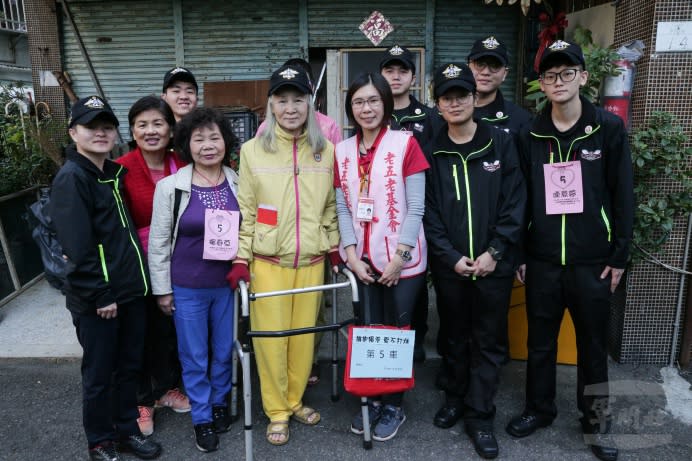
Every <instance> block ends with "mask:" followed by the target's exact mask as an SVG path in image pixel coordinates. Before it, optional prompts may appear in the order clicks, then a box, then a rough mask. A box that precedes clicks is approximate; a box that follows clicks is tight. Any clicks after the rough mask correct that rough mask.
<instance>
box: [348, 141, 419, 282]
mask: <svg viewBox="0 0 692 461" xmlns="http://www.w3.org/2000/svg"><path fill="white" fill-rule="evenodd" d="M410 136H411V134H410V133H406V132H402V131H392V130H389V129H388V130H387V132H386V133H385V134H384V136H382V139H381V140H380V144H379V145H378V146H377V151H376V152H375V154H374V155H373V159H372V168H371V170H370V193H369V195H368V196H369V197H371V198H373V199H374V200H375V206H374V210H373V220H372V222H371V223H370V226H369V227H370V244H369V248H368V254H367V257H368V259H369V260H370V262H371V263H372V265H373V266H374V268H375V269H377V271H378V272H380V273H381V272H383V271H384V269H385V267H386V266H387V264H388V263H389V261H390V260H391V259H392V258H393V257H394V254H395V251H396V247H397V244H398V243H399V231H400V230H401V225H402V224H403V222H404V218H405V217H406V211H407V209H406V190H405V187H406V186H405V183H404V180H405V178H404V176H403V174H402V169H403V163H404V154H405V153H406V146H407V145H408V140H409V137H410ZM356 143H357V140H356V136H352V137H350V138H348V139H346V140H345V141H343V142H340V143H339V144H337V146H336V161H337V162H338V165H339V175H340V178H339V182H340V183H341V190H342V191H343V193H344V198H345V199H346V204H347V205H348V209H349V210H350V212H351V219H352V222H353V228H354V229H355V232H356V239H357V242H358V243H357V245H356V254H357V255H358V257H359V258H362V257H363V251H364V248H363V246H364V242H365V238H364V237H365V235H364V234H365V228H366V225H365V224H364V223H361V222H360V221H358V220H356V213H355V210H357V209H358V195H359V193H360V176H359V174H358V145H357V144H356ZM339 253H340V254H341V258H342V259H343V260H344V261H346V252H345V250H344V247H343V244H339ZM411 256H413V259H412V260H411V261H410V262H408V263H405V264H404V267H403V269H402V271H401V276H402V277H404V278H406V277H413V276H414V275H418V274H422V273H423V272H425V270H426V267H427V243H426V241H425V235H423V226H422V225H421V228H420V231H419V233H418V243H417V244H416V246H415V247H414V248H412V249H411Z"/></svg>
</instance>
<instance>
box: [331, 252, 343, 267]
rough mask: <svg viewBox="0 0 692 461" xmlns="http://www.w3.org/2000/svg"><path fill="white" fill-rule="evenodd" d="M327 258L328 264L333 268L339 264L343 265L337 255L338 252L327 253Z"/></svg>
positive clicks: (339, 256)
mask: <svg viewBox="0 0 692 461" xmlns="http://www.w3.org/2000/svg"><path fill="white" fill-rule="evenodd" d="M327 257H328V258H329V263H330V264H331V265H332V267H334V266H339V264H343V261H342V260H341V255H340V254H339V250H335V251H330V252H329V253H327Z"/></svg>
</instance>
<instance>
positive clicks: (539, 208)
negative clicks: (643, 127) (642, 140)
mask: <svg viewBox="0 0 692 461" xmlns="http://www.w3.org/2000/svg"><path fill="white" fill-rule="evenodd" d="M581 102H582V116H581V118H580V119H579V120H578V121H577V124H576V126H575V128H576V129H575V138H574V139H573V140H572V142H571V144H570V146H569V149H568V151H567V152H563V151H562V149H561V147H560V143H559V142H558V138H557V137H556V135H555V133H556V129H555V127H554V125H553V122H552V119H551V116H550V113H551V106H550V105H548V106H547V107H546V108H545V111H543V112H542V113H541V114H540V115H539V116H538V117H537V118H536V119H535V120H534V122H533V125H532V126H531V127H530V129H529V130H525V131H523V132H522V133H521V135H520V151H519V154H520V159H521V165H522V169H523V171H524V175H525V177H526V180H527V184H528V192H529V204H528V208H527V211H528V213H529V215H528V218H527V220H528V238H527V251H528V254H529V255H530V256H532V257H534V258H537V259H540V260H544V261H548V262H553V263H556V264H562V265H566V264H607V265H609V266H611V267H615V268H624V267H625V264H626V263H627V259H628V256H629V244H630V241H631V239H632V226H633V220H634V191H633V171H632V160H631V155H630V149H629V143H628V141H627V132H626V131H625V127H624V125H623V123H622V120H621V119H620V118H619V117H617V116H615V115H613V114H611V113H610V112H606V111H605V110H603V109H601V108H597V107H595V106H594V105H593V104H591V103H590V102H589V101H587V100H586V99H584V98H582V99H581ZM551 152H552V157H553V162H560V161H566V160H570V161H572V160H578V161H579V163H580V165H581V174H582V183H583V184H582V185H583V190H584V197H583V199H584V212H583V213H579V214H555V215H547V214H546V208H545V185H544V173H543V165H544V164H546V163H550V157H551Z"/></svg>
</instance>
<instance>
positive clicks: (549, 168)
mask: <svg viewBox="0 0 692 461" xmlns="http://www.w3.org/2000/svg"><path fill="white" fill-rule="evenodd" d="M543 183H544V184H545V214H573V213H582V212H583V211H584V189H583V186H582V181H581V163H579V162H576V161H575V162H561V163H547V164H545V165H543Z"/></svg>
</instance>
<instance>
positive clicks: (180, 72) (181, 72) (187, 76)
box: [163, 67, 199, 93]
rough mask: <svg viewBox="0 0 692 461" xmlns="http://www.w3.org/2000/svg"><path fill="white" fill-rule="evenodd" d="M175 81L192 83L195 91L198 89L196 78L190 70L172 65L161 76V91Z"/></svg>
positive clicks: (164, 90)
mask: <svg viewBox="0 0 692 461" xmlns="http://www.w3.org/2000/svg"><path fill="white" fill-rule="evenodd" d="M177 81H181V82H188V83H192V85H193V86H194V87H195V91H199V87H198V86H197V80H196V79H195V76H194V75H193V74H192V72H190V71H189V70H188V69H186V68H184V67H174V68H172V69H171V70H169V71H168V72H166V74H165V75H164V76H163V92H164V93H165V92H166V90H167V89H168V87H169V86H171V85H172V84H173V82H177Z"/></svg>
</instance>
